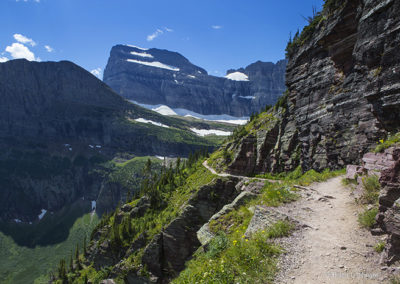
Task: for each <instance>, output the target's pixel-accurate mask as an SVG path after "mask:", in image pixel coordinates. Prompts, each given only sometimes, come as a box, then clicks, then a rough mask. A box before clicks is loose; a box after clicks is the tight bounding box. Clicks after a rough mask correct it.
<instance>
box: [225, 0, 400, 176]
mask: <svg viewBox="0 0 400 284" xmlns="http://www.w3.org/2000/svg"><path fill="white" fill-rule="evenodd" d="M399 11H400V3H398V2H397V1H372V0H370V1H359V0H348V1H326V3H325V5H324V10H323V11H322V13H320V14H317V15H316V16H315V17H314V20H313V22H312V23H311V24H310V25H309V26H307V27H305V28H304V30H303V32H302V33H301V34H300V35H296V36H295V37H294V39H293V41H292V42H290V43H289V44H288V48H287V51H288V56H289V62H288V66H287V71H286V85H287V88H288V92H287V93H286V96H285V97H284V99H282V100H281V102H280V103H279V104H280V106H281V107H280V108H279V109H280V110H279V111H277V110H275V111H274V112H273V115H274V116H275V117H276V118H277V121H274V124H273V125H272V124H271V125H270V129H268V130H265V128H260V130H259V131H255V130H253V131H252V132H251V133H243V136H244V137H240V139H237V141H236V142H233V143H232V144H230V145H228V147H227V148H228V150H229V151H231V152H234V153H235V157H234V159H233V162H232V163H231V164H230V166H229V168H230V170H231V171H232V172H247V173H249V174H252V173H259V172H269V171H274V172H280V171H285V170H291V169H294V168H295V167H297V165H301V166H302V167H303V169H305V170H307V169H311V168H313V169H317V170H322V169H324V168H326V167H329V168H341V167H343V166H345V165H346V164H352V163H358V162H360V159H361V157H362V156H363V154H364V153H366V152H368V151H369V149H370V148H371V146H373V145H375V144H376V142H377V141H378V140H379V139H380V138H382V137H384V136H386V135H387V133H388V132H391V131H396V130H398V129H399V127H400V124H399V121H400V120H399V113H400V112H399V109H400V100H399V96H398V93H399V90H400V89H399V82H400V75H399V70H400V56H399V54H398V52H396V46H397V45H398V44H399V41H400V29H399V24H400V19H399V17H398V13H399Z"/></svg>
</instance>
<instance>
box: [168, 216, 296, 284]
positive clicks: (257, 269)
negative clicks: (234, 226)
mask: <svg viewBox="0 0 400 284" xmlns="http://www.w3.org/2000/svg"><path fill="white" fill-rule="evenodd" d="M245 228H246V226H240V228H238V230H236V231H235V232H234V233H233V234H230V235H227V234H225V233H224V232H221V233H219V234H218V235H217V236H216V237H215V238H214V239H213V240H212V241H211V242H210V244H209V245H208V248H207V250H206V251H201V250H200V251H198V252H197V253H196V254H195V257H194V258H193V259H192V260H191V261H189V262H188V263H187V268H186V269H185V270H184V271H183V272H181V274H180V275H179V276H178V277H177V278H176V279H174V280H173V281H172V283H272V282H273V279H274V276H275V273H276V271H277V267H276V263H277V257H278V256H279V254H280V253H281V252H282V250H281V248H280V247H278V246H277V245H275V244H274V243H273V242H272V241H271V239H273V238H277V237H282V236H287V235H289V234H290V231H291V230H292V228H293V226H292V225H291V224H289V223H287V222H284V221H280V222H278V223H276V224H274V225H272V226H271V227H270V228H268V229H266V230H264V231H261V232H258V233H256V234H254V235H253V236H252V237H250V238H249V239H247V238H245V237H244V235H243V233H244V231H245Z"/></svg>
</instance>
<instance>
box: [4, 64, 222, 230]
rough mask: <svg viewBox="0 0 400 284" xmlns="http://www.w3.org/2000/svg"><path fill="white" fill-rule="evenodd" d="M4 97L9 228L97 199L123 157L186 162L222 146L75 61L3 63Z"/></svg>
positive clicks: (198, 125) (205, 125) (5, 197)
mask: <svg viewBox="0 0 400 284" xmlns="http://www.w3.org/2000/svg"><path fill="white" fill-rule="evenodd" d="M0 96H1V100H2V104H1V105H0V110H1V111H0V145H1V147H2V148H3V149H5V150H4V151H2V153H1V154H0V173H1V175H0V196H1V198H0V200H1V201H0V202H1V209H0V220H2V221H6V222H9V221H10V220H14V219H15V220H22V221H23V222H34V221H38V216H39V215H40V212H41V211H42V209H45V210H48V211H57V210H59V209H61V208H62V207H63V206H65V205H66V204H70V203H71V202H73V201H75V200H77V199H78V198H81V197H87V198H88V199H89V197H90V198H91V199H90V200H96V199H97V196H98V193H99V191H100V189H101V187H102V185H101V184H102V180H103V177H102V175H103V174H102V172H104V171H105V172H109V171H110V170H111V169H110V167H109V166H107V165H106V164H105V163H106V162H107V161H109V160H111V159H113V158H114V157H115V156H116V155H123V154H124V153H128V157H129V156H130V158H128V159H131V158H132V157H133V156H135V155H136V156H144V155H153V156H154V155H159V156H185V155H187V154H188V153H190V152H193V151H195V150H196V149H202V148H208V149H211V148H212V147H213V145H215V144H214V143H213V142H209V141H208V140H207V139H204V138H202V137H199V136H197V135H195V134H194V133H193V132H191V131H190V130H189V128H191V127H196V128H200V129H201V128H203V129H204V128H209V127H210V126H209V125H208V124H204V123H201V122H188V121H184V120H179V119H175V118H168V117H165V116H161V115H158V114H157V113H154V112H151V111H148V110H145V109H143V108H141V107H138V106H136V105H134V104H132V103H129V102H127V101H126V100H125V99H123V98H122V97H120V96H119V95H117V94H116V93H114V92H113V91H112V90H111V89H110V88H109V87H108V86H107V85H105V84H104V83H102V82H101V81H100V80H98V79H97V78H95V77H94V76H93V75H91V74H90V73H89V72H87V71H85V70H84V69H82V68H80V67H78V66H77V65H75V64H73V63H71V62H65V61H64V62H59V63H55V62H45V63H37V62H28V61H26V60H14V61H9V62H6V63H2V64H0ZM148 122H152V123H153V124H152V123H148ZM98 167H100V168H103V170H102V171H100V172H99V171H93V169H96V168H98ZM120 194H122V193H118V194H117V195H120ZM125 194H126V193H125ZM87 202H89V201H87ZM117 202H118V201H113V203H115V204H114V205H116V203H117ZM105 208H110V205H108V206H105Z"/></svg>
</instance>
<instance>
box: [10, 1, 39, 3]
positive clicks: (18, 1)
mask: <svg viewBox="0 0 400 284" xmlns="http://www.w3.org/2000/svg"><path fill="white" fill-rule="evenodd" d="M15 2H28V0H15ZM33 2H36V3H40V0H33Z"/></svg>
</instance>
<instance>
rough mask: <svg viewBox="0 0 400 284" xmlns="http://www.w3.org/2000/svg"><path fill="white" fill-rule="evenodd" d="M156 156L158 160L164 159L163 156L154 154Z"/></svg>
mask: <svg viewBox="0 0 400 284" xmlns="http://www.w3.org/2000/svg"><path fill="white" fill-rule="evenodd" d="M156 158H157V159H159V160H161V161H164V160H165V158H164V157H163V156H156Z"/></svg>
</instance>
